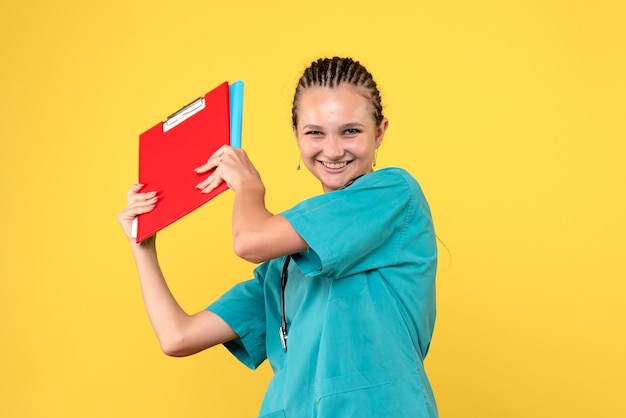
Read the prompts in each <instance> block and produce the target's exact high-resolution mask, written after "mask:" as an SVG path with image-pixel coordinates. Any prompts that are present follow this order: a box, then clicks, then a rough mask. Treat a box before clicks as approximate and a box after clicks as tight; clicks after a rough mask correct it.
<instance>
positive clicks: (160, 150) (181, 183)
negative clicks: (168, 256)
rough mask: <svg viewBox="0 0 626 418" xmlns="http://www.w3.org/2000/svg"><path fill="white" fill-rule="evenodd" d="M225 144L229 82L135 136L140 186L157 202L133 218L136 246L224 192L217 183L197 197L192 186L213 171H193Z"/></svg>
mask: <svg viewBox="0 0 626 418" xmlns="http://www.w3.org/2000/svg"><path fill="white" fill-rule="evenodd" d="M229 143H230V110H229V86H228V82H224V83H223V84H221V85H219V86H218V87H216V88H215V89H213V90H211V91H210V92H209V93H207V94H206V95H205V96H204V97H203V98H202V97H201V98H199V99H198V100H196V101H194V102H192V103H190V104H189V105H187V106H185V107H184V108H183V109H181V110H180V111H178V112H176V113H174V114H173V115H172V116H170V117H169V118H168V119H167V120H166V121H165V122H161V123H158V124H157V125H155V126H154V127H152V128H151V129H149V130H147V131H146V132H144V133H142V134H141V135H139V183H140V184H144V187H143V190H144V191H146V192H148V191H153V190H156V191H157V195H158V198H159V200H158V202H157V205H156V207H155V208H154V210H152V211H151V212H148V213H144V214H142V215H139V216H138V217H137V234H136V240H137V242H140V241H142V240H144V239H145V238H148V237H150V236H151V235H154V234H155V233H156V232H157V231H159V230H161V229H163V228H165V227H166V226H168V225H170V224H171V223H173V222H175V221H176V220H178V219H180V218H182V217H183V216H185V215H187V214H188V213H190V212H192V211H194V210H195V209H197V208H199V207H200V206H202V205H203V204H205V203H207V202H208V201H209V200H211V199H213V198H214V197H215V196H217V195H218V194H220V193H222V192H224V191H225V190H227V189H228V186H227V185H226V183H222V184H220V186H218V187H217V188H216V189H214V190H212V191H211V193H200V191H199V190H198V189H196V187H195V186H196V185H197V184H198V183H200V182H201V181H202V180H204V179H206V178H207V177H208V176H209V175H210V174H211V173H212V171H213V170H212V171H211V172H209V173H203V174H198V173H196V172H194V170H193V169H194V168H196V167H199V166H201V165H202V164H204V163H206V161H207V159H208V158H209V157H210V156H211V154H213V153H214V152H215V151H217V150H218V149H219V148H220V147H221V146H222V145H228V144H229Z"/></svg>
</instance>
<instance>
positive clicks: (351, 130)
mask: <svg viewBox="0 0 626 418" xmlns="http://www.w3.org/2000/svg"><path fill="white" fill-rule="evenodd" d="M343 132H344V134H346V135H357V134H360V133H361V130H360V129H358V128H348V129H346V130H345V131H343Z"/></svg>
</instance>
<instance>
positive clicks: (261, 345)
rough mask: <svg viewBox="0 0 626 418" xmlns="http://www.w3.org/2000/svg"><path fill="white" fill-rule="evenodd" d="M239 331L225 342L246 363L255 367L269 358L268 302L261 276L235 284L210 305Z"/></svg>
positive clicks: (214, 311) (209, 309)
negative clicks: (264, 294) (266, 302)
mask: <svg viewBox="0 0 626 418" xmlns="http://www.w3.org/2000/svg"><path fill="white" fill-rule="evenodd" d="M207 310H208V311H211V312H213V313H214V314H216V315H217V316H219V317H220V318H222V319H223V320H224V321H225V322H226V323H227V324H228V325H229V326H230V327H231V328H232V329H233V331H235V332H236V333H237V335H239V338H237V339H235V340H232V341H229V342H227V343H224V346H225V347H226V348H227V349H228V350H229V351H230V352H231V353H232V354H233V355H234V356H235V357H236V358H237V359H238V360H239V361H241V362H242V363H243V364H244V365H246V366H247V367H249V368H251V369H256V368H257V367H258V366H259V365H260V364H261V363H262V362H263V361H264V360H265V359H266V358H267V353H266V349H265V333H266V326H265V306H264V296H263V283H262V281H261V279H260V278H259V277H257V278H255V279H252V280H248V281H245V282H242V283H239V284H237V285H235V286H234V287H233V288H231V289H230V290H229V291H227V292H226V293H225V294H224V295H222V296H221V297H220V298H219V299H218V300H216V301H215V302H213V303H212V304H211V305H209V306H208V307H207Z"/></svg>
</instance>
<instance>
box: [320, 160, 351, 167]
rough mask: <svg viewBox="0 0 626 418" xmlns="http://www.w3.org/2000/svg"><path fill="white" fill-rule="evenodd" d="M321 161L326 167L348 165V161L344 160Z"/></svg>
mask: <svg viewBox="0 0 626 418" xmlns="http://www.w3.org/2000/svg"><path fill="white" fill-rule="evenodd" d="M320 162H321V163H322V164H323V165H324V167H326V168H332V169H338V168H344V167H345V166H347V165H348V161H342V162H340V163H329V162H325V161H320Z"/></svg>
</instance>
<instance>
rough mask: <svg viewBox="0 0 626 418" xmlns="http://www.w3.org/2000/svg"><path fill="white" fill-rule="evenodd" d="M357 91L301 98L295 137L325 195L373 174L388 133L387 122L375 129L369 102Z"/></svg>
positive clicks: (315, 91) (323, 91)
mask: <svg viewBox="0 0 626 418" xmlns="http://www.w3.org/2000/svg"><path fill="white" fill-rule="evenodd" d="M357 89H358V88H357V87H354V86H351V85H340V86H339V87H336V88H326V87H311V88H307V89H306V90H304V91H303V92H302V94H301V96H300V100H299V103H298V109H297V112H298V126H296V127H295V128H294V133H295V135H296V139H297V141H298V146H299V147H300V154H301V156H302V162H303V163H304V165H305V166H306V167H307V168H308V169H309V171H310V172H311V173H313V175H314V176H315V177H317V179H318V180H319V181H320V182H321V183H322V187H323V189H324V192H330V191H333V190H337V189H340V188H341V187H343V186H344V185H345V184H346V183H348V182H349V181H350V180H352V179H354V178H356V177H358V176H360V175H363V174H366V173H369V172H371V171H372V162H373V160H374V153H375V150H376V148H378V146H379V145H380V143H381V142H382V140H383V136H384V134H385V130H386V129H387V125H388V122H387V120H386V119H384V120H383V121H382V122H381V123H380V125H378V126H376V121H375V120H374V118H373V116H372V113H371V105H370V103H369V101H368V100H367V99H366V98H365V97H363V96H362V95H360V94H359V93H358V90H357Z"/></svg>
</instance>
